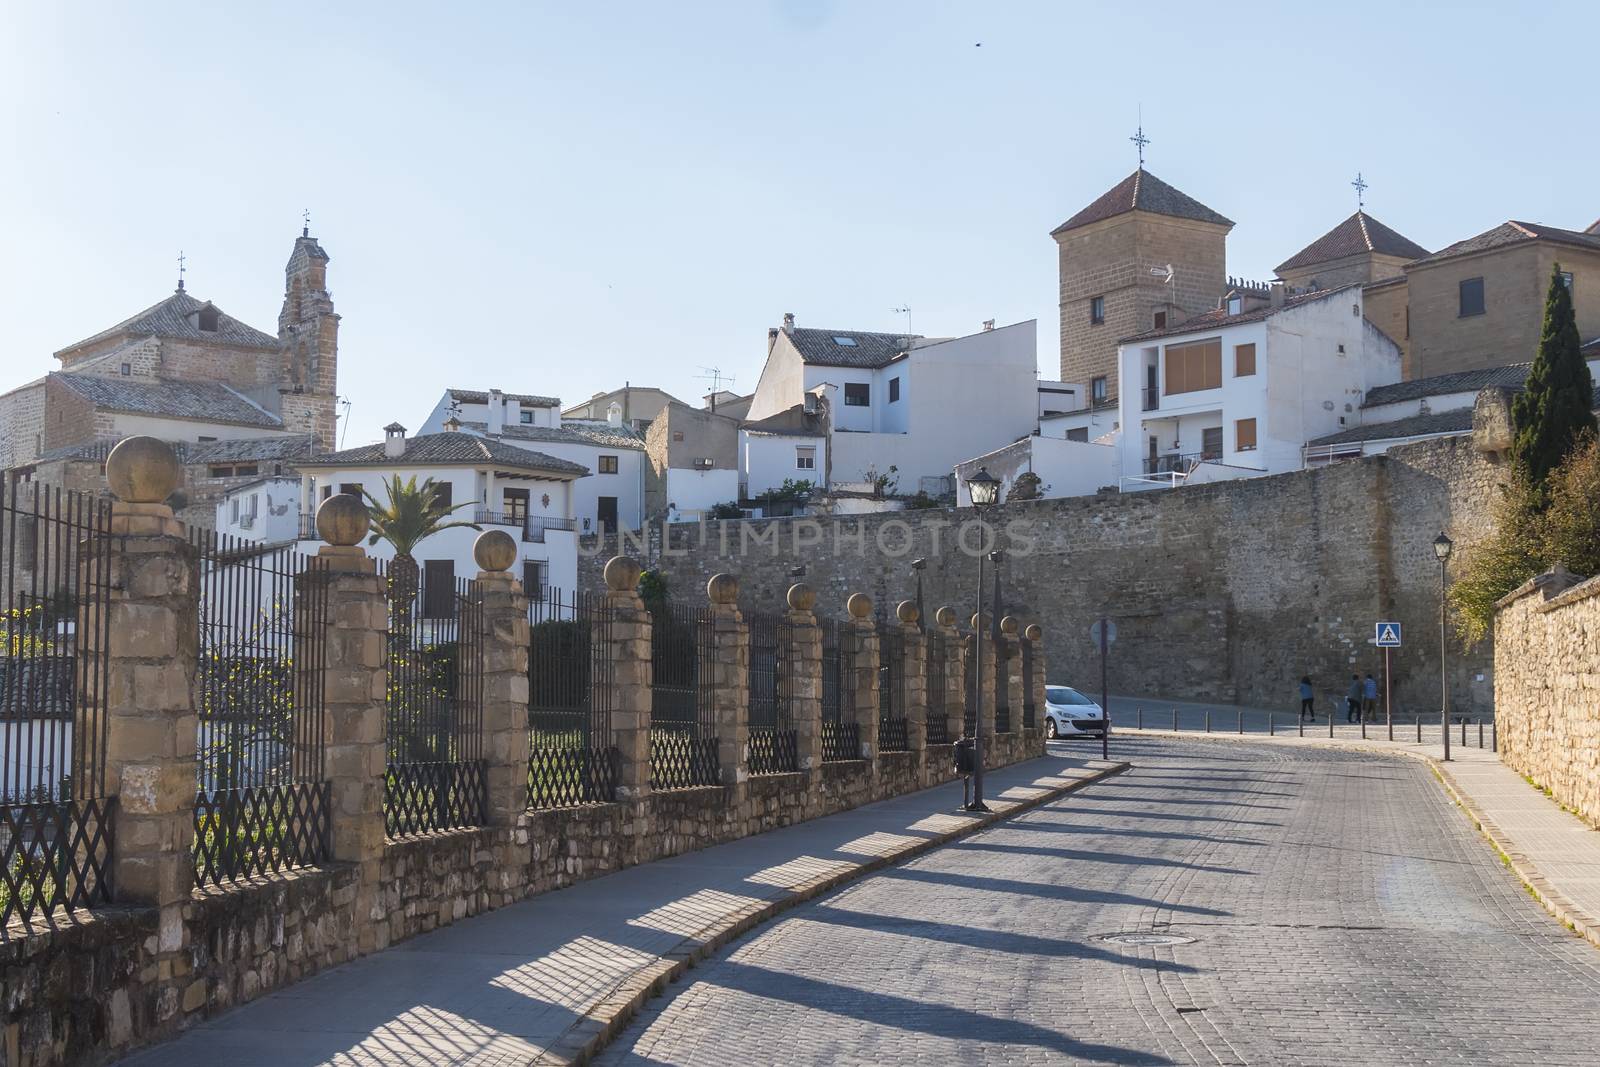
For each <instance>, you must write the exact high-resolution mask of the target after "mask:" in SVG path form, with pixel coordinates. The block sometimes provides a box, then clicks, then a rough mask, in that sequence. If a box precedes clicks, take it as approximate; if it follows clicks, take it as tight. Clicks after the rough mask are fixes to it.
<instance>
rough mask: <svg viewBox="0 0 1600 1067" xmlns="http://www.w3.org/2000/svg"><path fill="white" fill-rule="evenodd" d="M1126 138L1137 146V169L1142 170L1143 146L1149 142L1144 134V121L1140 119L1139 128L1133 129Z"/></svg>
mask: <svg viewBox="0 0 1600 1067" xmlns="http://www.w3.org/2000/svg"><path fill="white" fill-rule="evenodd" d="M1128 140H1130V141H1132V142H1133V143H1134V144H1135V145H1137V146H1138V148H1139V169H1140V170H1143V169H1144V146H1145V145H1147V144H1149V143H1150V138H1148V137H1146V136H1145V135H1144V122H1143V121H1142V120H1141V121H1140V123H1139V128H1138V129H1137V130H1135V131H1134V134H1133V136H1132V137H1130V138H1128Z"/></svg>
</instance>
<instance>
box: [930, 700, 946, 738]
mask: <svg viewBox="0 0 1600 1067" xmlns="http://www.w3.org/2000/svg"><path fill="white" fill-rule="evenodd" d="M949 743H950V720H949V719H947V718H945V715H944V709H943V708H937V709H935V708H933V707H929V708H928V744H930V745H948V744H949Z"/></svg>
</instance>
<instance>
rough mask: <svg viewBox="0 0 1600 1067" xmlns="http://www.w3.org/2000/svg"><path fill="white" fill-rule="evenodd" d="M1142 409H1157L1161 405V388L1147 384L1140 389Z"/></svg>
mask: <svg viewBox="0 0 1600 1067" xmlns="http://www.w3.org/2000/svg"><path fill="white" fill-rule="evenodd" d="M1139 397H1140V403H1141V407H1140V409H1139V410H1141V411H1156V410H1158V409H1159V408H1160V407H1161V390H1160V389H1158V388H1156V387H1155V386H1153V385H1147V386H1145V387H1144V388H1143V389H1141V390H1139Z"/></svg>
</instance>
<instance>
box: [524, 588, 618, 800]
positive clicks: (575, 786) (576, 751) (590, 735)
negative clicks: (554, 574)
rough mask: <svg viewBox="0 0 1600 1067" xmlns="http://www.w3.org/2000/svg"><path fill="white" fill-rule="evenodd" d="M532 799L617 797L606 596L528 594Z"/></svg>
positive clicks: (555, 592) (557, 591) (556, 592)
mask: <svg viewBox="0 0 1600 1067" xmlns="http://www.w3.org/2000/svg"><path fill="white" fill-rule="evenodd" d="M528 621H529V629H528V639H529V649H528V742H529V747H528V806H529V807H530V808H561V807H570V806H572V805H576V804H598V803H607V802H609V801H612V800H615V799H616V793H617V777H618V773H619V762H618V759H619V757H618V751H617V739H616V734H615V733H614V732H613V729H612V723H611V711H612V684H611V683H612V676H611V659H610V653H609V651H608V648H609V642H610V640H611V626H612V616H611V612H610V610H609V609H608V608H607V607H606V604H605V601H604V599H602V598H600V597H596V596H591V595H588V594H582V593H571V592H563V591H562V590H560V589H555V588H551V589H547V590H545V592H544V595H543V596H541V597H536V598H534V599H532V600H530V601H529V619H528Z"/></svg>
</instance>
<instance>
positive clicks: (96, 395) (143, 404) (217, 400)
mask: <svg viewBox="0 0 1600 1067" xmlns="http://www.w3.org/2000/svg"><path fill="white" fill-rule="evenodd" d="M50 377H51V379H53V380H54V381H56V382H59V383H60V384H62V385H64V386H66V387H67V388H68V389H71V390H72V391H73V392H74V393H77V394H78V395H79V396H81V397H83V398H84V399H85V400H87V401H89V402H90V403H92V404H93V405H94V406H95V407H97V408H102V409H104V410H106V411H124V412H131V413H134V414H139V415H159V416H162V417H163V418H172V419H197V420H199V421H202V422H227V423H233V424H235V425H242V426H270V427H278V426H282V425H283V422H282V421H281V420H280V419H279V418H278V417H277V416H276V415H274V414H272V413H271V412H269V411H267V410H266V409H265V408H263V407H261V406H260V405H259V404H257V403H255V401H253V400H250V399H248V398H247V397H245V395H244V394H243V393H239V392H236V391H235V390H233V389H230V388H229V387H228V386H226V385H223V384H222V383H221V382H196V381H166V380H163V381H154V382H152V381H145V380H139V379H134V378H101V377H97V376H95V375H92V374H72V373H70V372H67V371H56V372H54V373H52V374H51V375H50Z"/></svg>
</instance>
